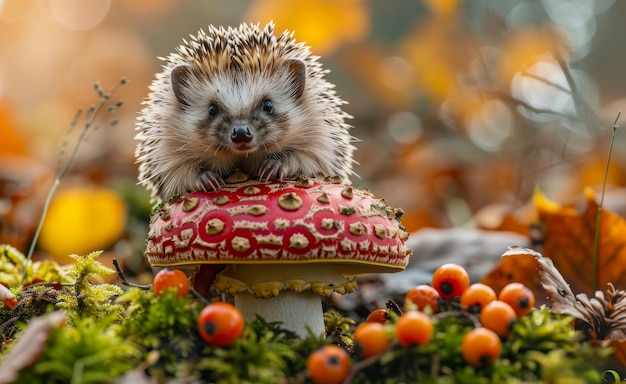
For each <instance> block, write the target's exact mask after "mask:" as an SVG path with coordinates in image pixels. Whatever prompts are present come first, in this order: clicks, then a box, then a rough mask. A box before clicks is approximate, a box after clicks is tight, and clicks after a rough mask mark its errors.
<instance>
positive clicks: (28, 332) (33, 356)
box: [0, 312, 67, 384]
mask: <svg viewBox="0 0 626 384" xmlns="http://www.w3.org/2000/svg"><path fill="white" fill-rule="evenodd" d="M66 318H67V316H66V315H65V314H64V313H63V312H52V313H50V314H48V315H45V316H41V317H38V318H36V319H34V320H31V321H30V322H29V323H28V326H27V327H26V329H25V330H24V332H23V333H22V334H21V335H20V337H19V338H18V339H17V341H16V342H15V345H14V346H13V348H11V351H10V352H9V354H8V355H7V356H6V358H5V359H4V360H3V362H2V365H0V384H6V383H11V382H13V381H15V380H16V379H17V377H18V375H19V372H20V371H21V370H22V369H24V368H26V367H30V366H31V365H33V364H35V363H37V361H39V358H40V357H41V354H42V353H43V352H44V350H45V348H46V343H47V341H48V337H49V336H50V333H51V332H52V331H53V330H54V328H56V327H59V326H61V325H63V324H64V323H65V320H66Z"/></svg>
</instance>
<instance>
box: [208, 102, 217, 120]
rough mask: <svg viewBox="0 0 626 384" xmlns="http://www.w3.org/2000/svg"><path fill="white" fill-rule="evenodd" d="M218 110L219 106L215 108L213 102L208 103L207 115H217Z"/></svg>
mask: <svg viewBox="0 0 626 384" xmlns="http://www.w3.org/2000/svg"><path fill="white" fill-rule="evenodd" d="M218 112H219V108H217V105H215V104H211V105H209V117H215V116H217V113H218Z"/></svg>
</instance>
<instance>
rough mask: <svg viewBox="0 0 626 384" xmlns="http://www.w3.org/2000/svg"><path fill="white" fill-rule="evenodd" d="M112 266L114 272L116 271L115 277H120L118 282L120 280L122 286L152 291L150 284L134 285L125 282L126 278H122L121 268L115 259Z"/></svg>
mask: <svg viewBox="0 0 626 384" xmlns="http://www.w3.org/2000/svg"><path fill="white" fill-rule="evenodd" d="M113 266H114V267H115V270H116V271H117V275H118V276H119V277H120V280H122V284H124V285H127V286H129V287H135V288H140V289H143V290H146V291H147V290H149V289H152V284H135V283H131V282H130V281H128V280H126V276H124V272H123V271H122V268H120V265H119V263H118V262H117V259H113Z"/></svg>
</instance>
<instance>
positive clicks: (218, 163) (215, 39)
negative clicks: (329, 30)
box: [135, 22, 355, 202]
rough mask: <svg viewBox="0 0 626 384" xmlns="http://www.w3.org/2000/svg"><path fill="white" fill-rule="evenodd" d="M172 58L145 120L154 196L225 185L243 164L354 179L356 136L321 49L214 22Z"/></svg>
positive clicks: (259, 173) (146, 162) (142, 165)
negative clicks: (321, 57)
mask: <svg viewBox="0 0 626 384" xmlns="http://www.w3.org/2000/svg"><path fill="white" fill-rule="evenodd" d="M161 60H163V61H164V63H165V64H164V65H163V66H162V72H160V73H157V75H156V76H155V79H154V80H153V82H152V84H151V85H150V88H149V90H150V93H149V94H148V97H147V99H146V100H145V101H144V102H143V109H142V110H141V112H140V114H139V117H138V119H137V130H138V131H139V132H138V134H137V136H136V139H137V140H139V143H138V145H137V149H136V152H135V156H136V158H137V162H138V163H139V183H140V184H142V185H144V186H146V187H147V188H148V190H150V191H151V194H152V201H153V202H163V201H168V200H170V199H172V198H174V197H176V196H184V195H186V194H188V193H191V192H195V191H205V192H208V191H212V190H218V189H219V188H221V187H222V186H223V185H224V180H225V179H227V178H228V177H229V176H231V175H233V174H234V173H235V172H237V171H240V172H243V173H245V174H247V175H249V176H250V177H253V178H256V179H258V180H260V181H262V182H266V181H269V180H279V181H280V180H283V179H289V178H294V177H297V176H299V175H303V176H307V177H320V176H322V177H333V178H339V180H341V181H342V182H345V183H349V182H350V177H351V176H352V175H353V174H354V171H353V170H352V166H353V163H354V160H353V157H352V154H353V151H354V149H355V147H354V146H353V145H352V142H353V141H354V138H353V137H352V136H351V135H350V133H349V130H350V129H351V128H352V127H351V126H350V125H349V124H347V123H346V122H345V120H346V119H349V118H351V116H350V115H349V114H347V113H346V112H344V111H343V110H342V108H341V107H342V105H344V104H346V102H345V101H344V100H342V99H341V98H340V97H338V96H337V94H336V92H335V90H334V85H333V84H331V83H329V82H328V81H327V80H326V79H325V77H324V76H325V75H326V74H327V73H328V72H329V71H328V70H326V69H323V68H322V65H321V63H320V62H319V57H318V56H315V55H313V54H312V53H311V51H310V48H309V47H307V46H306V45H305V44H304V43H302V42H296V40H295V38H294V37H293V32H289V31H285V32H283V33H282V34H280V35H279V36H276V35H275V34H274V24H273V23H271V22H270V23H269V24H267V25H265V27H264V28H263V29H261V27H260V26H259V24H247V23H243V24H241V25H240V26H238V27H236V28H233V27H228V28H224V27H219V28H217V27H213V26H210V27H209V28H208V30H207V31H206V32H205V31H203V30H200V31H199V32H198V34H197V35H196V36H193V35H191V39H190V40H189V41H187V40H184V39H183V44H182V45H180V46H179V47H178V48H176V50H175V52H174V53H172V54H170V55H169V56H168V57H166V58H161Z"/></svg>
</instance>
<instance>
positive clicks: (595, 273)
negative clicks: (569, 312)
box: [591, 111, 622, 292]
mask: <svg viewBox="0 0 626 384" xmlns="http://www.w3.org/2000/svg"><path fill="white" fill-rule="evenodd" d="M621 114H622V111H619V112H618V113H617V116H616V117H615V121H613V133H612V134H611V144H610V145H609V155H608V157H607V159H606V167H605V168H604V180H603V181H602V192H601V194H600V205H598V213H597V215H596V231H595V233H594V237H593V276H592V279H591V282H592V283H591V287H592V290H591V291H592V292H595V291H596V290H597V289H598V247H599V245H600V222H601V220H600V219H601V218H602V206H603V205H604V192H605V190H606V179H607V178H608V176H609V165H610V164H611V153H613V143H614V142H615V131H617V128H618V127H619V125H617V121H618V120H619V117H620V116H621Z"/></svg>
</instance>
